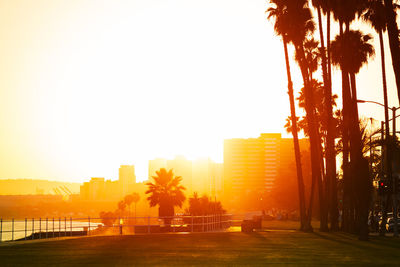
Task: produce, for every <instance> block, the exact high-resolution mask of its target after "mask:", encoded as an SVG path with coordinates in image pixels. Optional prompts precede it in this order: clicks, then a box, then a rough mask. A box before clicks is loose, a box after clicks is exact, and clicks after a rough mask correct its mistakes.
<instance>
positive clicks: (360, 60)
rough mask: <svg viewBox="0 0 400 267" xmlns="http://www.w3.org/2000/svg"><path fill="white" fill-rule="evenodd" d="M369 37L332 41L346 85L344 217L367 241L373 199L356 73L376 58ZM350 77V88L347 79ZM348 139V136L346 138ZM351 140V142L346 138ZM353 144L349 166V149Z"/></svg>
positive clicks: (348, 33) (347, 227) (357, 34)
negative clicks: (359, 109) (362, 134)
mask: <svg viewBox="0 0 400 267" xmlns="http://www.w3.org/2000/svg"><path fill="white" fill-rule="evenodd" d="M371 39H372V37H371V36H370V35H364V34H363V33H362V32H360V31H353V30H347V31H346V32H344V33H343V32H341V34H340V35H338V36H336V38H335V40H334V41H332V45H331V46H332V47H331V48H332V50H331V52H332V63H333V64H335V65H337V66H340V68H341V69H342V78H343V79H345V80H346V82H345V83H346V84H344V85H343V125H344V127H343V131H342V134H343V151H344V153H343V155H344V156H343V159H344V163H343V166H344V170H343V171H344V193H343V194H344V199H343V201H344V206H343V209H344V216H343V223H344V224H343V226H344V228H345V230H348V231H357V232H358V233H359V238H360V239H362V240H367V239H368V225H367V223H368V208H369V206H368V203H369V200H370V181H369V167H368V162H367V161H366V159H365V158H364V157H363V155H362V143H361V142H362V140H361V138H362V136H361V132H360V127H359V118H358V108H357V88H356V78H355V76H356V74H357V73H358V72H359V71H360V69H361V67H362V66H363V65H364V64H366V63H367V62H368V59H369V58H370V57H372V56H373V55H374V48H373V46H372V45H371V44H370V43H369V41H370V40H371ZM349 77H350V85H349V84H348V78H349ZM346 136H348V137H346ZM346 138H348V139H346ZM348 141H350V143H349V144H350V150H349V151H350V163H348V162H347V157H348V155H347V152H346V153H345V151H346V150H347V147H348V144H347V142H348Z"/></svg>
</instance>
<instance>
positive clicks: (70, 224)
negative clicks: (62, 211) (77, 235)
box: [69, 217, 72, 236]
mask: <svg viewBox="0 0 400 267" xmlns="http://www.w3.org/2000/svg"><path fill="white" fill-rule="evenodd" d="M69 230H70V231H69V235H70V236H72V217H69Z"/></svg>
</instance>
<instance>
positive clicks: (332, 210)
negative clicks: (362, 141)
mask: <svg viewBox="0 0 400 267" xmlns="http://www.w3.org/2000/svg"><path fill="white" fill-rule="evenodd" d="M312 4H313V6H314V7H315V8H316V9H317V14H318V25H319V34H320V42H321V65H322V74H323V81H324V96H323V98H324V103H325V109H326V116H324V118H323V121H324V123H325V124H326V125H327V132H326V179H327V181H326V192H327V194H326V195H327V199H328V201H327V204H328V210H329V214H330V216H329V218H330V223H331V230H332V231H337V230H338V229H339V221H338V219H339V211H338V202H337V185H336V154H335V137H334V136H336V133H335V126H334V118H333V111H332V109H333V103H332V101H331V99H332V74H331V58H330V41H331V40H330V15H331V9H332V5H333V0H312ZM322 12H323V13H325V14H326V15H327V49H325V42H324V31H323V27H322V14H321V13H322Z"/></svg>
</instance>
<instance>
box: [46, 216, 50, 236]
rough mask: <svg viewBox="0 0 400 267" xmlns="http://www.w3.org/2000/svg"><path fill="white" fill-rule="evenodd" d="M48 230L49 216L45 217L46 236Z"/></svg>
mask: <svg viewBox="0 0 400 267" xmlns="http://www.w3.org/2000/svg"><path fill="white" fill-rule="evenodd" d="M48 230H49V218H47V217H46V238H48V237H49V234H48Z"/></svg>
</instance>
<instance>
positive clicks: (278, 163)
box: [223, 133, 308, 201]
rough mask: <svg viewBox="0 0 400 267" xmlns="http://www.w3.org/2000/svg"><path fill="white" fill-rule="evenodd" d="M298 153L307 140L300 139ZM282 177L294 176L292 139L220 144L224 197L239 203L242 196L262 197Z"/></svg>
mask: <svg viewBox="0 0 400 267" xmlns="http://www.w3.org/2000/svg"><path fill="white" fill-rule="evenodd" d="M300 146H301V148H302V150H304V149H306V150H308V140H306V139H301V140H300ZM283 173H285V175H287V174H288V173H289V175H296V166H295V156H294V148H293V139H291V138H282V136H281V134H276V133H270V134H261V135H260V137H258V138H248V139H239V138H237V139H228V140H225V141H224V186H223V190H224V197H225V199H226V200H228V201H231V200H232V201H234V200H239V199H240V198H241V197H243V196H244V195H254V194H256V195H259V196H262V195H263V194H265V193H268V192H270V191H271V190H272V188H273V186H274V182H275V181H276V180H277V179H279V178H280V177H281V176H282V175H283Z"/></svg>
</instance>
